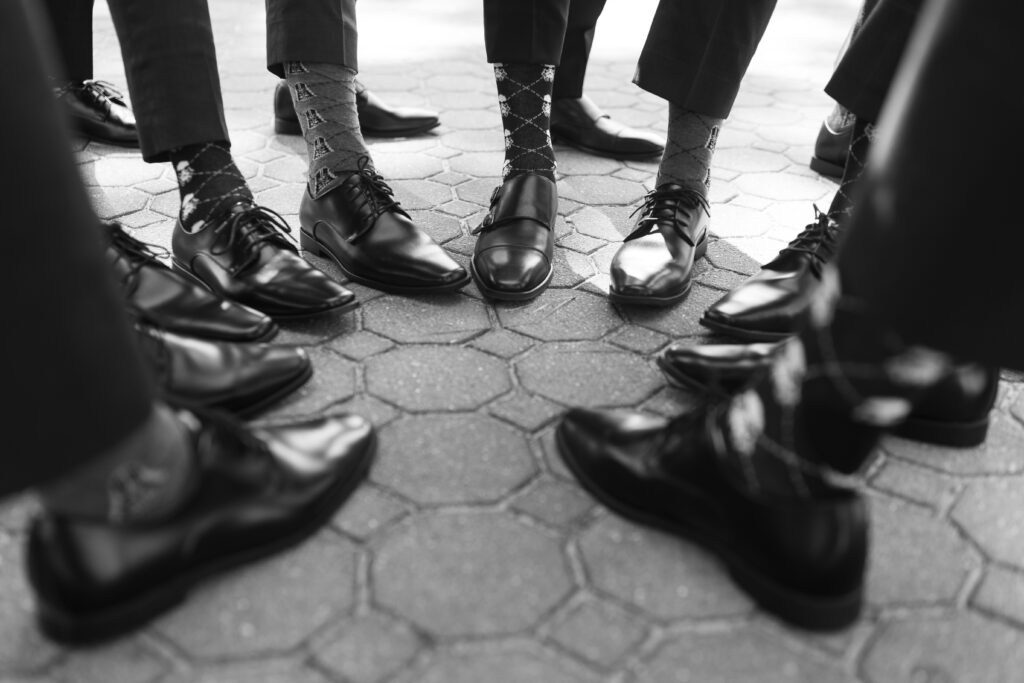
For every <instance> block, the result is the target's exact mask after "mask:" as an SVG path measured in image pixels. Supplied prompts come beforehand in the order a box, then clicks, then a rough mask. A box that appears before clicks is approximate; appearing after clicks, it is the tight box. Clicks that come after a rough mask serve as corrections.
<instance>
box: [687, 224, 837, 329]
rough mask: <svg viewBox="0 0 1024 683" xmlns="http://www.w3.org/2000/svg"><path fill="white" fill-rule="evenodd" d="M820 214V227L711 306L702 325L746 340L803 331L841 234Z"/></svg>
mask: <svg viewBox="0 0 1024 683" xmlns="http://www.w3.org/2000/svg"><path fill="white" fill-rule="evenodd" d="M815 212H816V213H817V220H816V222H814V223H812V224H811V225H808V226H807V227H806V228H805V229H804V231H803V232H801V233H800V234H799V235H797V236H796V238H795V239H794V240H793V241H792V242H790V243H789V246H787V247H786V248H785V249H783V250H782V251H781V252H779V255H778V256H776V257H775V259H774V260H772V261H771V262H770V263H768V264H766V265H764V266H762V268H761V272H760V273H758V274H757V275H755V276H753V277H752V278H750V279H749V280H747V281H746V282H744V283H743V284H741V285H740V286H739V287H737V288H736V289H734V290H733V291H731V292H729V293H728V294H726V295H725V296H724V297H722V298H721V299H719V300H718V301H717V302H715V303H714V304H713V305H712V306H710V307H709V308H708V309H707V310H706V311H705V312H704V315H703V316H702V317H701V319H700V323H701V325H703V326H705V327H707V328H709V329H712V330H714V331H716V332H721V333H723V334H727V335H729V336H732V337H736V338H737V339H741V340H743V341H778V340H781V339H785V338H786V337H790V336H792V335H794V334H796V333H797V332H799V331H800V329H801V328H802V327H803V325H804V324H805V323H806V321H807V314H808V311H809V308H810V302H811V297H812V295H813V294H814V292H815V291H816V290H817V287H818V285H819V284H821V269H822V265H823V264H824V263H827V262H828V260H829V259H830V258H832V254H833V251H834V249H835V242H836V239H837V238H838V235H839V226H838V225H837V224H836V222H835V221H833V220H831V219H830V218H829V217H828V216H827V215H826V214H823V213H821V212H820V211H818V210H817V209H815Z"/></svg>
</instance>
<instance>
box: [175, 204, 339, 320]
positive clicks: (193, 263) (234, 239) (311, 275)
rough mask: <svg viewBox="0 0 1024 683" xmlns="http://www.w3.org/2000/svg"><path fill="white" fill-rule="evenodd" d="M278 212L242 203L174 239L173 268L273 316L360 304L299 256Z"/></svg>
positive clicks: (181, 230)
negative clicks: (199, 228) (201, 226)
mask: <svg viewBox="0 0 1024 683" xmlns="http://www.w3.org/2000/svg"><path fill="white" fill-rule="evenodd" d="M289 232H291V228H289V227H288V225H287V224H286V223H285V222H284V220H283V219H282V218H281V217H280V216H278V215H277V214H276V213H274V212H272V211H270V210H269V209H266V208H264V207H262V206H256V205H254V204H249V203H247V202H240V203H238V204H235V205H234V206H232V207H230V208H229V209H228V210H226V211H224V212H223V213H222V214H221V215H220V216H218V217H216V218H215V219H213V220H211V221H209V222H208V223H207V224H206V225H205V226H204V227H203V228H202V229H201V230H198V231H196V232H186V231H185V229H184V228H183V227H182V225H181V221H180V220H179V221H178V224H177V226H175V228H174V237H173V238H172V239H171V248H172V251H173V253H174V266H175V268H177V269H178V270H179V271H180V272H182V273H184V274H185V275H187V276H189V277H191V278H192V279H194V280H195V281H196V282H198V283H200V284H202V285H205V286H206V287H209V288H210V289H211V290H212V291H213V292H214V293H215V294H217V295H219V296H222V297H224V298H226V299H231V300H233V301H237V302H239V303H241V304H244V305H246V306H251V307H252V308H255V309H256V310H259V311H263V312H264V313H266V314H267V315H269V316H272V317H275V318H304V317H307V316H311V315H318V314H320V313H326V312H328V311H331V312H336V313H341V312H344V311H348V310H351V309H352V308H355V307H356V306H357V305H358V302H357V301H356V300H355V295H354V294H353V293H352V292H350V291H349V290H347V289H345V288H344V287H342V286H341V285H339V284H338V283H337V282H335V281H334V280H332V279H331V278H330V277H328V276H327V274H326V273H324V272H323V271H321V270H318V269H317V268H314V267H313V266H311V265H310V264H309V263H307V262H306V261H304V260H303V259H302V257H300V256H299V253H298V249H296V248H295V246H294V245H293V244H292V242H291V240H289V239H288V238H287V237H285V235H286V234H287V233H289Z"/></svg>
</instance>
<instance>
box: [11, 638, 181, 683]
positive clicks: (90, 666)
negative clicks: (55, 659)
mask: <svg viewBox="0 0 1024 683" xmlns="http://www.w3.org/2000/svg"><path fill="white" fill-rule="evenodd" d="M168 668H170V667H169V664H168V662H166V661H164V660H163V659H161V658H160V657H159V656H157V655H156V654H154V653H153V652H151V651H150V650H149V649H147V648H146V647H144V646H143V645H142V644H141V643H139V642H138V641H136V640H117V641H114V642H113V643H112V644H111V645H108V646H105V647H101V648H98V649H92V650H90V649H86V650H76V651H73V652H72V653H71V656H69V657H68V658H66V659H64V660H63V661H61V663H60V666H59V667H57V670H56V671H55V672H54V677H55V678H56V679H57V680H59V681H62V682H64V681H67V683H152V681H156V680H158V679H161V678H162V677H163V675H164V674H165V673H166V672H167V670H168ZM0 670H2V666H0Z"/></svg>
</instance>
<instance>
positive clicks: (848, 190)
mask: <svg viewBox="0 0 1024 683" xmlns="http://www.w3.org/2000/svg"><path fill="white" fill-rule="evenodd" d="M874 137H875V127H874V125H873V124H870V123H868V122H866V121H863V120H861V119H856V120H855V121H854V123H853V135H852V136H851V138H850V151H849V152H848V153H847V154H846V165H845V166H843V177H842V178H841V179H840V181H839V189H838V190H836V194H835V196H834V197H833V198H832V204H831V205H830V206H829V208H828V217H829V218H831V219H832V220H834V221H836V222H837V223H839V224H840V225H843V224H844V223H845V222H846V220H847V218H849V215H850V211H851V210H852V209H853V199H854V189H855V188H856V187H857V181H858V180H860V176H861V173H863V172H864V165H865V164H866V163H867V161H868V151H869V150H870V149H871V141H872V140H873V139H874Z"/></svg>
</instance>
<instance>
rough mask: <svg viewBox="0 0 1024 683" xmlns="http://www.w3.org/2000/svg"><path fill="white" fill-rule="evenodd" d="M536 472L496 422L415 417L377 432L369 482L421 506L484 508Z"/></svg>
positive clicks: (518, 436) (517, 437) (520, 440)
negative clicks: (480, 505) (473, 505)
mask: <svg viewBox="0 0 1024 683" xmlns="http://www.w3.org/2000/svg"><path fill="white" fill-rule="evenodd" d="M535 471H536V466H535V464H534V461H533V457H532V456H531V455H530V449H529V446H528V445H527V443H526V438H525V437H524V436H523V434H522V433H521V432H519V431H517V430H515V429H513V428H511V427H509V426H508V425H506V424H505V423H503V422H501V421H499V420H497V419H495V418H492V417H487V416H485V415H477V414H470V415H420V416H414V417H405V418H402V419H400V420H398V421H396V422H392V423H391V424H389V425H388V426H387V427H385V428H384V429H383V430H382V431H381V434H380V455H379V457H378V459H377V465H376V467H375V468H374V471H373V473H372V477H373V480H374V481H376V482H379V483H380V484H383V485H384V486H388V487H390V488H392V489H394V490H396V491H398V492H400V493H402V494H403V495H405V496H406V497H407V498H409V499H410V500H414V501H417V502H420V503H433V504H444V503H449V504H454V503H463V502H464V503H486V502H493V501H497V500H499V499H500V498H502V497H504V496H505V495H506V494H507V493H508V492H509V491H511V490H513V489H514V488H516V487H517V486H519V485H520V484H522V483H523V482H525V481H526V480H527V479H528V478H529V477H530V476H532V475H533V473H534V472H535Z"/></svg>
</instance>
